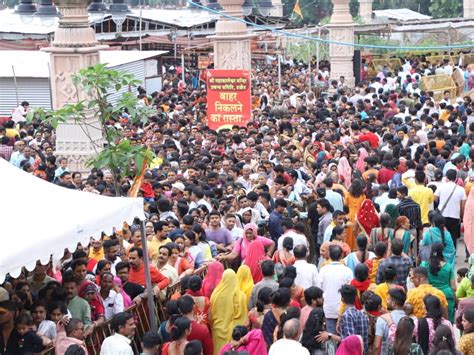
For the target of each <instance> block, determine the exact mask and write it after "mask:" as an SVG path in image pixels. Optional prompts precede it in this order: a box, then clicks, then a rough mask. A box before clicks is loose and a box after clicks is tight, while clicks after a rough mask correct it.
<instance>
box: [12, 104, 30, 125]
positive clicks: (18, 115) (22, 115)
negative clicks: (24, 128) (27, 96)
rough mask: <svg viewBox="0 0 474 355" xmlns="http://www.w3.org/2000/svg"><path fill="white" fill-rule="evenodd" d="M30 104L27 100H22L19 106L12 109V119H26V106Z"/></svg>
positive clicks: (16, 121)
mask: <svg viewBox="0 0 474 355" xmlns="http://www.w3.org/2000/svg"><path fill="white" fill-rule="evenodd" d="M29 106H30V104H29V102H28V101H23V102H22V103H21V105H20V106H18V107H17V108H16V109H14V110H13V113H12V120H13V121H15V123H19V122H24V121H26V114H27V113H28V107H29Z"/></svg>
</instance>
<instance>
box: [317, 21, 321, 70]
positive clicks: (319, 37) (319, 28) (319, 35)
mask: <svg viewBox="0 0 474 355" xmlns="http://www.w3.org/2000/svg"><path fill="white" fill-rule="evenodd" d="M321 29H322V27H320V26H319V27H318V40H317V41H316V75H318V74H319V40H320V39H321Z"/></svg>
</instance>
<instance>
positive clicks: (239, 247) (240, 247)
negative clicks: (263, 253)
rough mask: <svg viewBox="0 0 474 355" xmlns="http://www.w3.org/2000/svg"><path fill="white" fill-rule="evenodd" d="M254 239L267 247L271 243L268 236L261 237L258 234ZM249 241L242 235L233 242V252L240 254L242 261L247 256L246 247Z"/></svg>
mask: <svg viewBox="0 0 474 355" xmlns="http://www.w3.org/2000/svg"><path fill="white" fill-rule="evenodd" d="M255 240H258V241H260V242H261V243H262V244H263V247H264V248H265V247H269V246H270V245H272V244H273V240H271V239H269V238H265V237H262V236H260V235H257V237H256V238H255ZM250 243H251V242H249V241H248V240H247V238H245V237H243V238H241V239H238V240H237V241H236V242H235V243H234V249H233V250H232V251H233V252H235V253H237V254H240V258H241V259H242V262H244V261H245V258H246V257H247V248H248V246H249V244H250Z"/></svg>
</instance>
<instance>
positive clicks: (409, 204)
mask: <svg viewBox="0 0 474 355" xmlns="http://www.w3.org/2000/svg"><path fill="white" fill-rule="evenodd" d="M397 207H398V213H399V214H400V216H405V217H408V219H409V220H410V227H411V228H414V229H421V228H422V227H423V224H422V223H421V209H420V205H419V204H417V203H416V202H415V201H413V200H412V199H411V197H405V198H404V199H402V200H401V201H400V203H399V204H398V206H397Z"/></svg>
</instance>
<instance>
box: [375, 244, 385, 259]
mask: <svg viewBox="0 0 474 355" xmlns="http://www.w3.org/2000/svg"><path fill="white" fill-rule="evenodd" d="M387 248H388V246H387V243H385V242H382V241H380V242H377V244H375V248H374V253H375V255H376V256H377V257H379V258H382V257H383V256H384V255H385V254H386V253H387Z"/></svg>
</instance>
